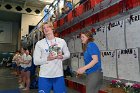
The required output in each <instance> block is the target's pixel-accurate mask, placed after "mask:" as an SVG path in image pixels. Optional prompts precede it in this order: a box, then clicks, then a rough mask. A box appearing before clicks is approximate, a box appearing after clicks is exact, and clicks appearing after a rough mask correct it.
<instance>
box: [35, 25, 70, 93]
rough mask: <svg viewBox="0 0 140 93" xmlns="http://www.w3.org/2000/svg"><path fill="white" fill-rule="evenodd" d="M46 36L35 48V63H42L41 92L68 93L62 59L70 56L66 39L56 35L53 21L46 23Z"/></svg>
mask: <svg viewBox="0 0 140 93" xmlns="http://www.w3.org/2000/svg"><path fill="white" fill-rule="evenodd" d="M42 30H43V33H44V35H45V38H44V39H42V40H40V41H38V42H37V43H36V46H35V50H34V55H33V56H34V57H33V58H34V64H35V65H40V72H39V93H50V91H51V89H53V91H54V93H66V89H65V82H64V77H63V66H62V61H63V60H65V59H68V58H69V57H70V52H69V50H68V47H67V44H66V42H65V40H64V39H61V38H58V37H55V36H54V33H53V25H52V23H49V22H48V23H44V24H43V25H42Z"/></svg>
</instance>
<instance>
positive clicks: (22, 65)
mask: <svg viewBox="0 0 140 93" xmlns="http://www.w3.org/2000/svg"><path fill="white" fill-rule="evenodd" d="M21 58H22V59H23V61H24V60H25V58H26V54H25V53H24V54H23V55H22V56H21ZM20 66H21V67H23V68H24V64H23V63H20Z"/></svg>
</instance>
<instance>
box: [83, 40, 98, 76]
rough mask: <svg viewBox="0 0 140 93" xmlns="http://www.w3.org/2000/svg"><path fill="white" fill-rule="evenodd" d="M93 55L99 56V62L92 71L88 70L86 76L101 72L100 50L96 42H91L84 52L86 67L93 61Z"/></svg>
mask: <svg viewBox="0 0 140 93" xmlns="http://www.w3.org/2000/svg"><path fill="white" fill-rule="evenodd" d="M92 55H97V56H98V62H97V63H96V64H95V65H94V66H93V67H91V68H90V69H87V70H86V74H90V73H92V72H95V71H97V70H101V56H100V50H99V48H98V47H97V45H96V44H95V43H94V42H89V43H88V45H87V49H86V51H85V52H84V61H85V65H87V64H89V63H90V62H91V61H92V60H93V59H92Z"/></svg>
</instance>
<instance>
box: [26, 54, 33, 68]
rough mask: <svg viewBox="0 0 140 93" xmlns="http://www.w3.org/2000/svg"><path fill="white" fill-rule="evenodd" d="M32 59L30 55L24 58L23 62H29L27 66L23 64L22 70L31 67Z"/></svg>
mask: <svg viewBox="0 0 140 93" xmlns="http://www.w3.org/2000/svg"><path fill="white" fill-rule="evenodd" d="M31 60H32V57H31V55H27V56H26V57H25V58H24V61H29V64H24V68H26V67H31V65H32V61H31Z"/></svg>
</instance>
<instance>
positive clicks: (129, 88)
mask: <svg viewBox="0 0 140 93" xmlns="http://www.w3.org/2000/svg"><path fill="white" fill-rule="evenodd" d="M123 88H124V91H125V92H126V93H133V83H130V82H128V83H125V84H124V87H123Z"/></svg>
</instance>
